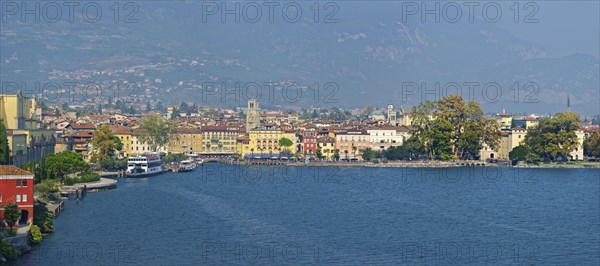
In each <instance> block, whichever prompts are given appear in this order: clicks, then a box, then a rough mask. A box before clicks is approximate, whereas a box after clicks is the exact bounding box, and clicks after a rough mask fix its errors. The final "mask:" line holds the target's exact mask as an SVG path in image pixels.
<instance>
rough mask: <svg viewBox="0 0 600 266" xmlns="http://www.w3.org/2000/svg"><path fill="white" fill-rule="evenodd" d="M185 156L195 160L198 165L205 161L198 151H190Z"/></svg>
mask: <svg viewBox="0 0 600 266" xmlns="http://www.w3.org/2000/svg"><path fill="white" fill-rule="evenodd" d="M185 156H186V157H187V158H188V161H192V162H194V163H195V164H196V166H198V165H201V164H203V163H204V161H203V160H202V158H200V155H199V154H197V153H188V154H186V155H185Z"/></svg>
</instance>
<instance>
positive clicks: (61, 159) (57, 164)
mask: <svg viewBox="0 0 600 266" xmlns="http://www.w3.org/2000/svg"><path fill="white" fill-rule="evenodd" d="M46 164H47V170H48V173H49V175H51V176H53V177H58V178H60V179H61V181H62V180H64V178H65V176H66V175H67V174H72V173H78V172H85V171H88V170H89V168H90V166H89V165H88V164H87V163H86V162H85V161H84V160H83V157H81V155H79V154H77V153H76V152H73V151H61V152H59V153H55V154H50V155H48V159H47V161H46Z"/></svg>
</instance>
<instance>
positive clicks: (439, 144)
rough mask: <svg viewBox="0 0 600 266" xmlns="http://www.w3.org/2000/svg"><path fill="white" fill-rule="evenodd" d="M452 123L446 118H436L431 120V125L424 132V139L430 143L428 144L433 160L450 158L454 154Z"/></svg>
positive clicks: (430, 156)
mask: <svg viewBox="0 0 600 266" xmlns="http://www.w3.org/2000/svg"><path fill="white" fill-rule="evenodd" d="M452 130H453V128H452V124H450V121H448V120H444V119H436V120H433V121H432V122H431V127H430V128H429V129H428V130H427V131H426V132H425V133H424V136H423V137H424V139H426V143H428V144H429V145H428V146H426V148H427V151H428V153H429V158H430V159H431V160H434V159H437V158H438V156H439V158H441V159H445V160H446V159H450V157H451V155H452V134H453V131H452Z"/></svg>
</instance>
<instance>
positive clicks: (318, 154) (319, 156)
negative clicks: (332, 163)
mask: <svg viewBox="0 0 600 266" xmlns="http://www.w3.org/2000/svg"><path fill="white" fill-rule="evenodd" d="M315 155H316V156H317V159H319V160H322V159H324V158H325V156H323V148H321V146H317V152H316V154H315Z"/></svg>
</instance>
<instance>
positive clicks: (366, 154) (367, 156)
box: [362, 147, 377, 161]
mask: <svg viewBox="0 0 600 266" xmlns="http://www.w3.org/2000/svg"><path fill="white" fill-rule="evenodd" d="M375 157H377V155H376V152H375V151H373V149H372V148H371V147H368V148H366V149H365V150H363V152H362V158H363V160H365V161H371V160H372V159H375Z"/></svg>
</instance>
